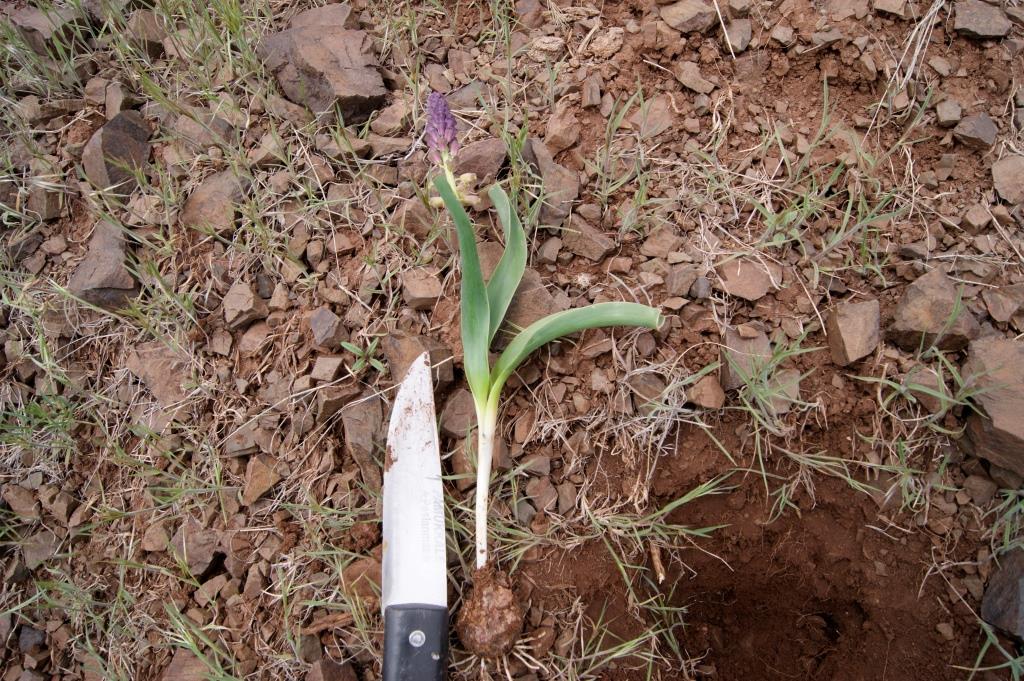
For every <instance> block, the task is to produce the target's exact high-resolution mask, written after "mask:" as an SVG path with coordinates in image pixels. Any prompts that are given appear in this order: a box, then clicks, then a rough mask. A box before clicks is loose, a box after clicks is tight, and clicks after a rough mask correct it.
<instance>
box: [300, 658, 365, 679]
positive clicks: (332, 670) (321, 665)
mask: <svg viewBox="0 0 1024 681" xmlns="http://www.w3.org/2000/svg"><path fill="white" fill-rule="evenodd" d="M306 681H359V677H358V676H356V671H355V669H353V668H352V665H351V664H350V663H348V662H346V663H344V664H338V663H337V662H335V661H334V660H332V659H330V658H321V659H319V660H317V661H316V662H314V663H313V666H312V667H310V669H309V671H308V672H307V673H306Z"/></svg>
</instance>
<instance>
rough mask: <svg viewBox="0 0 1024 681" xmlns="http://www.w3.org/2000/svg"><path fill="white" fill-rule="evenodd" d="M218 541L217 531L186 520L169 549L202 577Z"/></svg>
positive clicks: (210, 562)
mask: <svg viewBox="0 0 1024 681" xmlns="http://www.w3.org/2000/svg"><path fill="white" fill-rule="evenodd" d="M220 540H221V536H220V532H218V531H217V530H212V529H206V528H204V527H203V526H202V525H200V524H199V523H198V522H196V521H195V520H193V519H192V518H186V519H185V521H184V522H182V523H181V527H179V528H178V531H177V532H175V533H174V537H173V538H172V539H171V546H170V548H171V552H172V553H173V554H174V556H175V559H176V560H178V561H182V562H184V563H185V564H186V565H188V570H189V572H191V573H192V574H193V575H195V576H202V575H203V574H204V573H205V572H206V571H207V570H208V569H209V567H210V565H211V564H212V563H213V559H214V556H215V555H216V553H217V552H218V550H219V548H220ZM171 678H173V677H171Z"/></svg>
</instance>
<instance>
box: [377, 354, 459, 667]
mask: <svg viewBox="0 0 1024 681" xmlns="http://www.w3.org/2000/svg"><path fill="white" fill-rule="evenodd" d="M382 562H383V566H382V576H381V579H382V585H381V608H382V609H383V611H384V663H383V665H384V669H383V676H384V681H442V680H443V679H444V677H445V671H446V669H447V657H448V587H447V573H446V558H445V535H444V497H443V495H442V493H441V455H440V449H439V447H438V437H437V419H436V417H435V411H434V387H433V384H432V382H431V377H430V357H429V355H428V353H423V354H422V355H420V356H419V357H417V358H416V360H415V361H413V363H412V365H411V366H410V367H409V370H408V372H407V373H406V375H405V378H404V379H403V380H402V383H401V385H400V386H399V388H398V394H397V395H396V396H395V404H394V407H393V408H392V410H391V422H390V423H389V424H388V444H387V450H386V453H385V461H384V556H383V561H382Z"/></svg>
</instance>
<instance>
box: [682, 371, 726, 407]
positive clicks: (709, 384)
mask: <svg viewBox="0 0 1024 681" xmlns="http://www.w3.org/2000/svg"><path fill="white" fill-rule="evenodd" d="M686 399H687V401H688V402H692V403H693V404H696V405H697V406H698V407H703V408H705V409H721V408H722V407H724V406H725V391H724V390H722V385H721V384H720V383H719V382H718V378H717V377H716V376H715V375H714V374H708V375H707V376H704V377H703V378H701V379H700V380H699V381H697V382H696V383H694V384H693V387H691V388H690V389H689V390H687V391H686Z"/></svg>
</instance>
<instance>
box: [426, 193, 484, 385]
mask: <svg viewBox="0 0 1024 681" xmlns="http://www.w3.org/2000/svg"><path fill="white" fill-rule="evenodd" d="M434 186H435V187H437V191H438V193H439V194H440V195H441V199H442V200H444V205H445V207H446V208H447V209H448V213H449V214H450V215H451V216H452V220H453V221H454V222H455V230H456V233H457V234H458V238H459V256H460V260H461V262H462V289H461V293H460V295H461V296H462V301H461V307H462V353H463V367H464V369H465V371H466V382H467V383H469V389H470V391H471V392H472V393H473V397H474V398H476V401H477V403H478V404H483V403H484V402H485V401H486V400H487V394H488V392H489V387H490V359H489V357H488V348H489V347H490V344H491V337H490V326H491V315H490V312H489V306H488V303H487V287H486V286H484V277H483V274H482V273H481V272H480V258H479V256H477V252H476V235H475V234H474V233H473V224H472V223H471V222H470V221H469V216H468V215H466V211H465V210H464V209H463V208H462V203H460V202H459V199H458V197H457V196H456V195H455V190H454V189H452V186H451V185H450V184H448V180H447V179H445V178H444V177H436V178H434Z"/></svg>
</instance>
